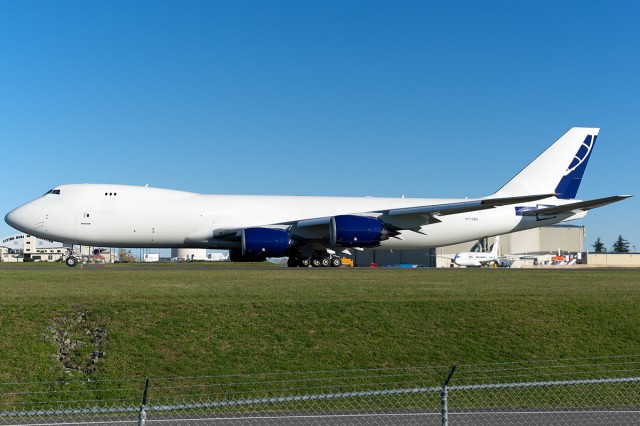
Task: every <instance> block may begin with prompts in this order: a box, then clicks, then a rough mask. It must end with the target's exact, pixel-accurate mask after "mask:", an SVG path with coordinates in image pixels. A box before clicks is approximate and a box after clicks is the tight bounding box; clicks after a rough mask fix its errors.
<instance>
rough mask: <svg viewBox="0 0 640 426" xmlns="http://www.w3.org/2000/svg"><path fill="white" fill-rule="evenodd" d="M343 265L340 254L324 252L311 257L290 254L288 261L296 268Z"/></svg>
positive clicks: (289, 264) (290, 265)
mask: <svg viewBox="0 0 640 426" xmlns="http://www.w3.org/2000/svg"><path fill="white" fill-rule="evenodd" d="M341 265H342V259H341V258H340V256H334V255H328V254H324V253H323V254H322V255H313V256H311V257H294V256H290V257H289V260H288V261H287V266H288V267H290V268H295V267H296V266H301V267H305V268H306V267H308V266H313V267H314V268H319V267H327V266H332V267H334V268H337V267H339V266H341Z"/></svg>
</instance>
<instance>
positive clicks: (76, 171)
mask: <svg viewBox="0 0 640 426" xmlns="http://www.w3.org/2000/svg"><path fill="white" fill-rule="evenodd" d="M639 22H640V3H639V2H636V1H617V2H600V1H560V2H559V1H542V2H514V1H482V2H478V1H469V2H461V1H451V2H444V1H399V2H392V1H370V0H367V1H344V0H341V1H298V0H296V1H282V0H277V1H275V0H274V1H225V2H221V1H129V0H127V1H118V0H116V1H107V2H104V1H103V2H98V1H80V0H78V1H29V0H25V1H12V2H1V3H0V156H1V159H2V162H1V164H2V169H1V170H2V171H3V176H2V177H3V184H2V188H3V189H2V197H0V213H1V214H2V216H4V214H5V213H6V212H8V211H9V210H11V209H12V208H14V207H16V206H18V205H21V204H23V203H25V202H27V201H29V200H31V199H33V198H36V197H38V196H40V195H41V194H43V193H44V192H46V191H47V190H48V189H50V188H51V187H53V186H56V185H59V184H63V183H83V182H89V183H99V182H109V183H123V184H133V185H144V184H147V183H148V184H149V185H151V186H156V187H166V188H172V189H181V190H189V191H195V192H204V193H241V194H306V195H356V196H357V195H371V196H392V197H395V196H401V195H403V194H405V195H406V196H407V197H465V196H469V197H475V196H483V195H488V194H491V193H493V192H494V191H495V190H497V189H498V188H499V187H500V186H501V185H502V184H503V183H505V182H506V181H507V180H508V179H509V178H511V177H512V176H513V175H514V174H516V173H517V172H518V171H520V169H522V167H524V166H525V165H526V164H527V163H528V162H529V161H530V160H532V159H533V158H534V157H535V156H536V155H538V154H539V153H540V152H542V151H543V150H544V149H546V148H547V146H549V145H550V144H551V143H552V142H553V141H555V140H556V139H557V138H558V137H560V136H561V135H562V134H563V133H564V132H565V131H566V130H568V129H569V128H570V127H573V126H588V127H601V128H602V130H601V132H600V137H599V138H598V143H597V146H596V148H595V151H594V154H593V156H592V157H591V160H590V163H589V167H588V168H587V172H586V174H585V177H584V179H583V183H582V187H581V189H580V191H579V192H578V196H579V197H580V198H581V199H589V198H596V197H603V196H608V195H614V194H638V193H640V191H638V187H639V182H640V168H639V167H638V163H639V159H640V147H639V139H640V138H639V133H638V128H637V127H634V126H636V125H638V122H639V121H640V54H639V50H638V49H639V48H640V25H639ZM639 207H640V196H637V197H635V198H632V199H631V200H627V201H623V202H620V203H618V204H614V205H611V206H608V207H604V208H601V209H597V210H594V211H592V212H591V213H590V214H589V216H588V217H587V218H586V219H584V220H582V221H580V222H576V223H577V224H584V225H586V226H587V241H586V244H587V246H590V245H591V244H592V243H593V242H594V241H595V239H596V238H597V237H600V238H601V239H602V240H603V242H604V243H605V244H606V246H607V247H608V248H610V247H611V244H612V243H613V242H614V241H615V239H616V238H617V236H618V234H622V235H623V236H624V237H625V238H626V239H628V240H629V242H630V244H631V245H632V246H633V245H637V246H638V249H639V250H640V227H639V226H638V224H637V218H638V216H639V213H640V208H639ZM12 232H13V231H12V230H11V228H9V227H8V225H6V224H5V223H4V222H2V224H0V236H3V235H7V234H10V233H12Z"/></svg>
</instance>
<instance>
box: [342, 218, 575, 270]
mask: <svg viewBox="0 0 640 426" xmlns="http://www.w3.org/2000/svg"><path fill="white" fill-rule="evenodd" d="M585 236H586V232H585V227H584V226H575V225H554V226H546V227H541V228H534V229H528V230H525V231H520V232H514V233H511V234H505V235H501V236H500V248H499V251H498V253H499V254H500V255H501V256H507V257H510V258H511V259H513V260H514V263H513V264H512V267H518V266H523V265H525V264H532V265H533V264H534V263H537V262H538V260H539V259H540V262H547V261H548V259H550V258H551V257H553V256H557V255H558V254H578V253H582V252H584V251H585V247H584V240H585ZM494 241H495V238H494V237H489V238H486V239H485V241H484V245H485V247H484V248H483V249H482V250H481V251H488V250H489V248H490V247H491V245H492V244H493V242H494ZM476 244H478V241H477V240H474V241H469V242H466V243H461V244H456V245H452V246H444V247H438V248H435V249H425V250H365V251H363V252H355V253H354V255H353V259H354V262H355V266H369V265H371V263H375V264H376V265H377V266H381V267H386V266H409V265H418V266H425V267H437V268H449V267H454V266H455V265H454V264H453V263H452V261H451V259H453V257H454V256H455V254H456V253H459V252H468V251H474V250H472V249H473V248H474V246H475V245H476Z"/></svg>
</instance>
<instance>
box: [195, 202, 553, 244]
mask: <svg viewBox="0 0 640 426" xmlns="http://www.w3.org/2000/svg"><path fill="white" fill-rule="evenodd" d="M554 195H555V194H539V195H529V196H522V197H503V198H482V199H477V200H469V201H461V202H455V203H445V204H432V205H425V206H416V207H403V208H396V209H389V210H378V211H368V212H352V213H350V214H352V215H356V216H368V217H378V218H379V219H380V220H381V221H382V222H383V223H384V224H385V225H386V226H388V227H389V228H392V229H394V230H412V231H416V232H420V228H421V227H422V226H424V225H427V224H431V223H438V222H440V220H439V219H438V218H437V216H445V215H450V214H458V213H466V212H472V211H478V210H486V209H491V208H494V207H498V206H504V205H510V204H518V203H527V202H531V201H537V200H541V199H545V198H549V197H553V196H554ZM330 222H331V216H327V217H318V218H308V219H300V220H294V221H289V222H283V223H272V224H261V225H258V224H256V225H255V226H257V227H261V226H262V227H264V226H267V227H274V228H278V227H290V228H289V229H290V233H291V235H294V236H296V237H298V238H301V239H323V238H327V237H328V235H329V227H328V225H329V224H330ZM242 229H243V227H238V228H217V229H213V230H212V229H204V230H202V231H199V232H196V233H194V234H192V235H190V236H189V237H188V238H187V241H203V240H208V239H211V238H213V239H215V240H225V241H239V240H240V235H241V231H242Z"/></svg>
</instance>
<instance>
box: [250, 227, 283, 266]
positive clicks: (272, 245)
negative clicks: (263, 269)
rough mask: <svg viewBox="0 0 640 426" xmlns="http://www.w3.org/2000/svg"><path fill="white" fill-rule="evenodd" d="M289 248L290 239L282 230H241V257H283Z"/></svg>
mask: <svg viewBox="0 0 640 426" xmlns="http://www.w3.org/2000/svg"><path fill="white" fill-rule="evenodd" d="M289 246H291V237H290V236H289V233H288V232H287V231H285V230H284V229H273V228H247V229H243V230H242V256H243V257H247V258H261V259H262V260H264V259H266V258H267V257H277V256H283V255H285V254H286V253H287V250H289Z"/></svg>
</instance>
